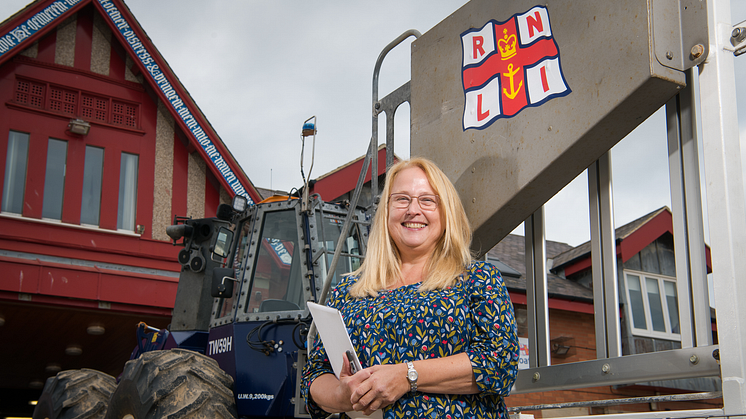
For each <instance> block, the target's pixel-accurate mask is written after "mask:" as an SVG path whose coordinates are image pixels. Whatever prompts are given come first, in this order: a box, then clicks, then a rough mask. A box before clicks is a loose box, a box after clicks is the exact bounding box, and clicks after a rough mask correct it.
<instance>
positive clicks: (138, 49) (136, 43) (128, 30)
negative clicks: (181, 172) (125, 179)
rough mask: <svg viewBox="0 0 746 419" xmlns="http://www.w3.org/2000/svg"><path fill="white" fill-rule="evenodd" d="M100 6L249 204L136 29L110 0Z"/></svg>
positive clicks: (235, 189)
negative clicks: (138, 35)
mask: <svg viewBox="0 0 746 419" xmlns="http://www.w3.org/2000/svg"><path fill="white" fill-rule="evenodd" d="M98 2H99V4H100V5H101V7H103V9H104V11H105V12H106V15H107V16H108V17H109V19H111V21H112V22H113V23H114V25H115V26H116V28H117V29H118V30H119V32H120V33H121V34H122V36H124V39H125V40H126V44H127V45H128V46H129V47H130V49H131V50H132V52H133V53H134V54H135V56H136V57H137V59H138V60H140V62H141V63H142V65H143V66H144V67H145V69H146V73H147V74H148V75H149V76H150V77H151V78H152V79H153V81H155V83H156V86H158V89H159V90H160V91H161V93H162V94H163V95H164V96H165V98H166V101H167V103H168V104H169V105H170V106H171V107H172V108H173V109H174V111H176V114H177V115H178V116H179V118H181V120H182V122H183V123H184V124H185V125H186V127H187V130H188V131H189V133H190V134H191V135H192V136H193V137H194V139H195V140H197V142H198V143H199V145H200V146H201V147H202V149H203V150H204V151H205V153H206V154H207V157H208V158H209V160H210V162H211V163H212V164H213V165H214V166H215V168H216V169H217V170H218V172H219V173H220V175H221V176H222V177H223V179H225V181H226V183H228V186H229V187H230V189H231V190H232V191H233V192H235V193H236V195H241V196H243V197H245V198H246V199H247V200H248V201H249V203H250V204H253V203H254V201H253V200H252V199H251V197H250V196H249V193H248V192H247V191H246V188H245V187H244V185H243V184H242V183H241V179H239V178H238V177H237V176H236V174H235V173H234V172H233V170H232V169H231V168H230V166H229V165H228V163H227V162H226V161H225V159H224V158H223V156H222V154H221V153H220V151H219V150H218V149H217V148H216V146H215V144H214V142H213V141H212V139H211V138H210V136H209V135H208V133H207V132H205V130H204V129H203V128H202V126H201V125H200V123H199V122H198V121H197V119H196V118H195V117H194V115H192V112H191V111H190V110H189V108H188V107H187V106H186V104H185V103H184V101H183V100H182V99H181V97H180V96H179V94H178V92H177V91H176V89H175V88H174V85H173V84H172V83H171V80H169V78H168V76H167V75H166V73H164V72H163V71H162V70H161V68H160V67H159V66H158V64H156V62H155V60H154V59H153V55H152V54H151V53H150V51H148V49H147V46H146V45H144V44H143V43H142V41H141V40H140V39H139V38H138V37H137V35H136V34H135V31H134V30H133V29H132V27H131V26H130V24H129V23H128V22H127V20H126V19H125V18H124V16H122V13H121V12H120V11H119V9H118V8H117V7H116V5H115V4H114V3H113V2H112V1H111V0H98Z"/></svg>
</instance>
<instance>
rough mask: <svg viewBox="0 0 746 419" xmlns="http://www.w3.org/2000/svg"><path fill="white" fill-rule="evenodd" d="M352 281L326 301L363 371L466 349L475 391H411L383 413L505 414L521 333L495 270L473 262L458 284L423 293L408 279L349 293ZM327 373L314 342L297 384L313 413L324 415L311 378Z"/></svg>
mask: <svg viewBox="0 0 746 419" xmlns="http://www.w3.org/2000/svg"><path fill="white" fill-rule="evenodd" d="M357 280H358V278H357V277H353V276H348V277H345V278H344V279H343V280H342V281H341V282H340V283H339V284H338V285H337V287H336V288H335V289H334V290H333V291H332V294H331V296H330V299H329V302H328V305H329V306H332V307H335V308H337V309H339V310H340V311H341V312H342V317H344V320H345V323H346V325H347V330H348V332H349V334H350V338H351V340H352V344H353V346H354V347H355V349H356V350H357V354H358V358H359V359H360V363H361V364H362V365H363V367H364V368H365V367H368V366H372V365H378V364H398V363H403V362H407V361H416V360H423V359H429V358H438V357H446V356H449V355H455V354H459V353H462V352H464V353H466V354H468V356H469V359H470V360H471V365H472V371H473V373H474V378H475V379H476V382H477V386H478V387H479V391H480V392H479V393H477V394H469V395H456V394H453V395H451V394H432V393H422V392H419V391H418V392H416V393H409V392H408V393H406V394H404V396H402V397H401V398H400V399H399V400H398V401H397V402H396V403H394V404H392V405H390V406H387V407H386V408H384V418H387V419H393V418H449V419H455V418H500V419H503V418H504V419H507V418H508V412H507V410H506V408H505V403H504V402H503V397H505V396H507V395H508V393H509V392H510V389H511V387H512V386H513V382H514V381H515V377H516V374H517V373H518V338H517V336H516V328H515V319H514V315H513V306H512V304H511V302H510V297H509V296H508V292H507V290H506V288H505V285H504V284H503V281H502V277H501V275H500V272H499V271H498V270H497V268H495V267H494V266H492V265H490V264H488V263H485V262H473V263H472V264H471V265H470V266H469V267H468V268H467V270H466V273H465V274H464V275H463V276H462V277H461V278H460V280H459V281H458V282H457V283H456V284H455V285H453V286H451V287H449V288H447V289H444V290H435V291H429V292H426V293H420V292H418V290H417V288H418V286H419V284H412V285H407V286H403V287H400V288H396V289H392V290H382V291H379V292H378V296H377V297H367V298H352V297H350V296H349V295H348V293H347V289H348V288H349V287H350V286H351V285H353V284H354V283H355V282H356V281H357ZM327 373H331V374H333V371H332V368H331V365H330V364H329V360H328V359H327V356H326V352H325V351H324V348H323V345H322V344H321V342H320V340H318V339H317V341H316V343H315V345H314V348H313V350H311V351H310V354H309V358H308V363H307V364H306V366H305V368H304V371H303V386H302V392H303V396H304V398H305V400H306V405H307V407H308V410H309V412H310V413H311V416H312V417H314V418H324V417H326V416H328V415H329V413H327V412H324V411H323V410H322V409H321V408H319V407H318V405H316V403H314V401H313V400H312V399H311V398H310V394H309V387H310V384H311V382H313V380H314V379H315V378H316V377H318V376H319V375H322V374H327ZM342 416H343V417H346V416H345V415H342Z"/></svg>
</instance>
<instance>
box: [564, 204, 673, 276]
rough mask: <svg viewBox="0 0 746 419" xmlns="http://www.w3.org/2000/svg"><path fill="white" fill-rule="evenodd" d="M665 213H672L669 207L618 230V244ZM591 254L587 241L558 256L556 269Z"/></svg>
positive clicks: (644, 216) (589, 243)
mask: <svg viewBox="0 0 746 419" xmlns="http://www.w3.org/2000/svg"><path fill="white" fill-rule="evenodd" d="M663 212H668V213H669V214H670V213H671V211H670V210H669V209H668V207H662V208H658V209H657V210H655V211H653V212H650V213H648V214H645V215H643V216H642V217H640V218H638V219H636V220H634V221H631V222H629V223H627V224H625V225H623V226H621V227H619V228H617V229H616V230H614V232H615V236H616V243H617V244H618V243H619V242H621V241H622V240H624V239H626V238H627V237H629V236H630V235H632V234H633V233H635V232H636V231H638V230H639V229H640V228H641V227H642V226H644V225H645V224H647V223H648V222H649V221H650V220H652V219H653V218H655V217H657V216H658V215H659V214H661V213H663ZM590 253H591V242H590V241H587V242H585V243H583V244H581V245H580V246H577V247H575V248H571V249H569V250H567V251H565V252H563V253H562V254H559V255H557V257H556V258H555V259H554V267H555V268H556V267H559V266H562V265H566V264H568V263H570V262H572V261H574V260H577V259H580V258H584V257H586V256H587V255H589V254H590Z"/></svg>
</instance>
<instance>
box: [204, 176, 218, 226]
mask: <svg viewBox="0 0 746 419" xmlns="http://www.w3.org/2000/svg"><path fill="white" fill-rule="evenodd" d="M218 205H220V183H219V181H218V179H217V178H216V177H215V176H214V175H213V174H212V172H210V171H209V170H208V171H207V176H205V217H214V216H215V215H217V213H218Z"/></svg>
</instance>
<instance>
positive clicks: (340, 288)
mask: <svg viewBox="0 0 746 419" xmlns="http://www.w3.org/2000/svg"><path fill="white" fill-rule="evenodd" d="M348 285H349V277H348V278H345V279H343V280H342V281H341V282H340V283H339V284H338V285H337V287H335V288H334V289H333V290H332V291H331V293H330V294H329V301H328V302H327V305H328V306H331V307H337V308H339V307H338V306H339V304H340V303H341V302H342V300H343V299H344V297H345V295H346V294H347V287H348ZM323 374H334V370H333V369H332V365H331V363H329V357H328V356H327V354H326V350H324V345H323V343H322V342H321V339H320V338H319V337H318V336H316V339H315V341H314V343H313V350H311V351H309V352H308V361H307V362H306V365H305V366H304V367H303V383H302V385H301V395H302V396H303V398H304V399H305V401H306V408H307V409H308V412H309V413H310V414H311V417H312V418H326V417H328V416H329V415H330V414H331V413H329V412H326V411H324V410H323V409H321V408H320V407H319V405H318V404H316V402H314V401H313V399H312V398H311V391H310V390H311V383H313V380H315V379H316V378H318V377H319V376H320V375H323Z"/></svg>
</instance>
